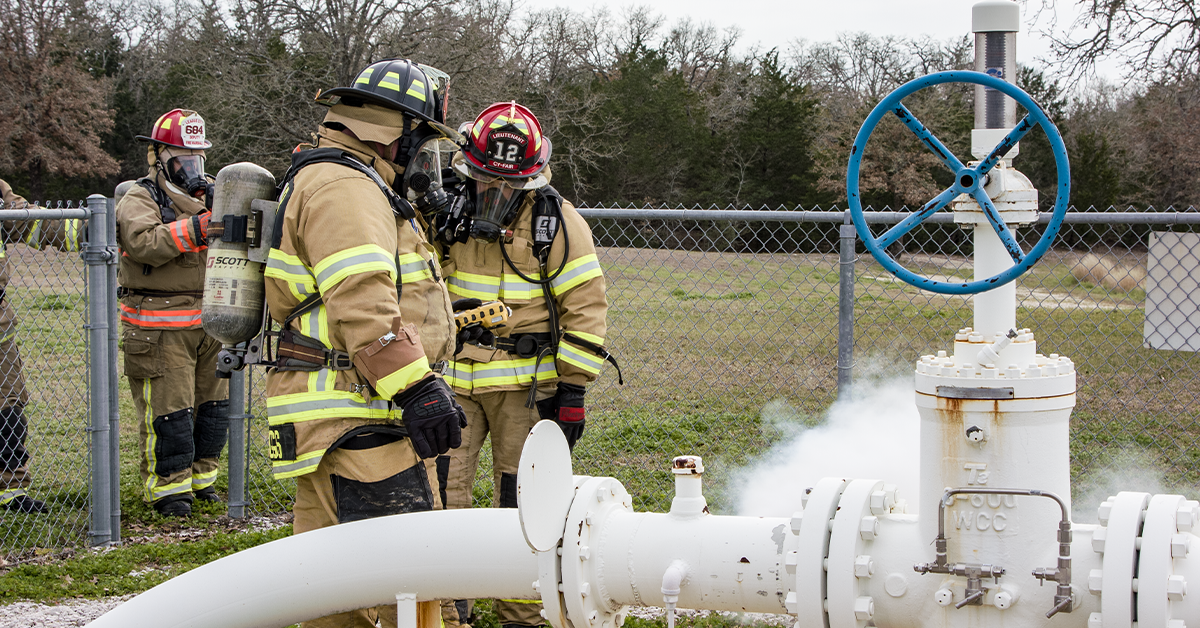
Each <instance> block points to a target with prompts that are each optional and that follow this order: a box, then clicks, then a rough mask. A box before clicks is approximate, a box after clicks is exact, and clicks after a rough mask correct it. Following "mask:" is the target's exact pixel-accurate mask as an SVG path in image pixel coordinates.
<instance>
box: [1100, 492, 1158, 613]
mask: <svg viewBox="0 0 1200 628" xmlns="http://www.w3.org/2000/svg"><path fill="white" fill-rule="evenodd" d="M1149 503H1150V494H1149V493H1133V492H1121V493H1117V496H1116V497H1110V498H1109V499H1108V501H1106V502H1104V503H1103V504H1101V505H1100V513H1099V514H1100V523H1101V524H1104V526H1105V527H1104V528H1101V530H1104V532H1103V534H1102V535H1101V536H1102V538H1103V539H1104V543H1103V546H1102V547H1101V548H1096V547H1095V544H1093V549H1096V550H1098V551H1100V552H1101V553H1103V554H1104V559H1103V560H1102V561H1101V582H1100V613H1099V618H1098V620H1099V622H1100V625H1101V626H1102V627H1103V628H1131V626H1132V625H1133V610H1134V607H1133V600H1134V596H1133V595H1131V593H1130V592H1131V591H1133V578H1134V574H1135V573H1136V569H1137V559H1138V537H1139V536H1141V534H1142V517H1143V516H1144V513H1145V510H1146V506H1147V505H1148V504H1149ZM1094 615H1095V614H1093V616H1094ZM1088 623H1089V626H1090V625H1091V621H1090V620H1089V622H1088ZM1146 625H1149V624H1146Z"/></svg>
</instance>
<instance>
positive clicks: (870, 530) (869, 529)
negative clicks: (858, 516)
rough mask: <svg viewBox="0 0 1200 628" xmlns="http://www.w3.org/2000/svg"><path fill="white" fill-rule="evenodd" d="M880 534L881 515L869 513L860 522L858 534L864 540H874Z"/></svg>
mask: <svg viewBox="0 0 1200 628" xmlns="http://www.w3.org/2000/svg"><path fill="white" fill-rule="evenodd" d="M878 534H879V517H876V516H874V515H867V516H866V517H863V518H862V521H860V522H859V523H858V536H860V537H862V540H864V541H874V540H875V537H876V536H877V535H878Z"/></svg>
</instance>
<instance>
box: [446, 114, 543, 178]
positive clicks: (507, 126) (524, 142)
mask: <svg viewBox="0 0 1200 628" xmlns="http://www.w3.org/2000/svg"><path fill="white" fill-rule="evenodd" d="M463 153H464V158H465V159H466V161H467V163H468V164H470V165H471V166H473V167H475V168H477V169H479V170H482V171H483V172H486V173H487V174H490V175H495V176H500V177H504V178H515V179H525V178H530V177H534V176H535V175H537V174H538V173H539V172H541V171H542V170H543V169H544V168H545V167H546V164H547V163H549V162H550V140H549V139H547V138H546V137H543V136H542V125H541V124H540V123H539V122H538V120H537V118H536V117H534V115H533V113H532V112H530V111H529V110H528V109H526V108H525V107H523V106H521V105H518V104H517V103H515V102H498V103H496V104H494V105H492V106H490V107H488V108H487V109H484V110H483V113H481V114H479V117H478V118H475V123H474V124H472V125H471V130H470V134H469V136H468V137H467V146H466V150H464V151H463Z"/></svg>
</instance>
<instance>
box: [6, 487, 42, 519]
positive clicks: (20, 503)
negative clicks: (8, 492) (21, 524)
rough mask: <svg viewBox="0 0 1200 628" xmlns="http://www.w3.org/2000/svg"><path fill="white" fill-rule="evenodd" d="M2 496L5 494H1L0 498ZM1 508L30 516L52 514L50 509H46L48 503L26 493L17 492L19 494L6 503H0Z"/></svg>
mask: <svg viewBox="0 0 1200 628" xmlns="http://www.w3.org/2000/svg"><path fill="white" fill-rule="evenodd" d="M2 495H3V493H0V496H2ZM0 508H4V509H5V510H11V511H13V512H21V513H30V514H42V513H47V512H50V509H49V508H47V507H46V502H44V501H41V500H40V499H34V498H32V497H30V496H29V495H26V494H25V491H17V494H16V495H15V496H13V497H12V498H11V499H9V500H8V501H5V502H4V503H0Z"/></svg>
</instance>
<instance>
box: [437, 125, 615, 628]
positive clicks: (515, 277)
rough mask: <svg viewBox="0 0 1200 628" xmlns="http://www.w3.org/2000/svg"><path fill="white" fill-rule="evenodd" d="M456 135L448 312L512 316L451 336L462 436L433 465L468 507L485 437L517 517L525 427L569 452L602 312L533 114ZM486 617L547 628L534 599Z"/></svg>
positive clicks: (592, 369) (444, 226)
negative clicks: (547, 428)
mask: <svg viewBox="0 0 1200 628" xmlns="http://www.w3.org/2000/svg"><path fill="white" fill-rule="evenodd" d="M466 134H467V135H468V137H467V142H466V144H465V147H464V149H463V152H462V153H460V154H459V155H457V156H456V157H455V158H454V162H453V167H454V170H455V171H456V173H457V174H458V176H459V177H461V178H462V179H463V180H464V181H465V182H466V191H467V197H468V203H469V205H470V206H472V207H473V211H472V212H471V213H470V215H469V216H467V215H466V214H465V213H464V218H463V220H462V221H461V222H458V223H457V224H455V219H454V218H453V217H450V218H449V220H443V221H442V222H441V224H439V225H438V227H439V228H438V233H439V237H440V239H441V240H442V242H443V244H445V245H446V247H445V258H444V260H443V272H444V273H445V274H446V282H447V284H449V288H450V293H451V295H452V296H453V297H454V299H455V301H454V308H455V310H456V311H461V310H469V309H472V308H474V307H478V306H479V305H480V304H481V303H486V302H488V301H494V300H500V301H502V302H503V303H504V305H506V306H507V307H508V308H510V309H511V315H510V317H509V320H508V323H507V325H506V326H505V327H502V328H498V329H497V330H495V331H492V332H489V331H486V330H482V328H480V327H473V328H469V329H468V330H464V331H463V332H461V333H460V340H461V341H462V345H461V349H460V350H459V352H458V353H457V354H456V356H455V358H454V361H453V362H451V364H450V373H449V374H448V375H447V376H446V379H447V380H449V381H450V384H451V386H453V388H454V391H455V393H457V394H458V398H459V400H460V402H461V403H462V406H463V410H464V411H465V412H466V415H467V424H468V427H467V430H466V436H465V438H464V439H463V440H464V447H463V448H462V449H460V450H456V451H454V452H453V453H452V454H451V455H450V456H443V457H440V458H439V459H438V461H437V468H438V475H439V476H440V477H439V479H440V481H441V484H443V485H444V486H445V497H444V501H445V503H446V507H447V508H469V507H471V501H472V484H473V483H474V480H475V472H476V467H477V465H478V463H479V452H480V449H481V448H482V446H483V443H484V440H485V439H487V438H488V437H489V435H490V437H491V442H492V460H493V462H492V471H493V482H494V491H493V497H492V502H493V505H495V506H499V507H501V508H515V507H516V506H517V475H516V474H517V465H518V462H519V460H520V457H521V448H522V446H523V445H524V443H525V437H526V436H527V435H528V434H529V430H530V428H532V427H533V425H534V424H535V423H536V422H537V421H538V420H539V419H551V420H554V421H556V422H557V423H558V424H559V426H560V427H561V428H562V430H563V433H564V434H565V435H566V437H567V441H568V443H570V445H571V446H572V447H574V445H575V442H576V441H577V440H578V439H579V437H580V436H581V435H582V433H583V428H584V423H585V411H584V390H585V386H586V385H587V384H589V383H591V382H592V381H594V380H595V379H596V378H597V376H599V374H600V367H601V366H603V364H604V362H605V360H606V359H607V358H608V357H609V356H608V353H607V351H605V349H604V348H603V344H604V332H605V314H606V312H607V311H608V303H607V301H606V300H605V288H604V275H603V274H602V273H601V270H600V263H599V261H598V260H597V258H596V250H595V247H594V245H593V243H592V232H591V229H590V228H589V227H588V224H587V222H585V221H584V219H583V218H582V217H581V216H580V215H579V213H578V212H576V211H575V208H574V207H573V206H572V205H571V204H570V203H568V202H566V201H564V200H563V199H562V197H561V196H560V195H559V194H558V192H556V191H555V190H554V188H552V187H550V169H549V167H548V165H547V162H548V160H549V159H550V150H551V148H550V140H549V139H548V138H546V137H544V136H543V135H542V133H541V126H540V124H539V123H538V121H537V119H536V118H535V117H534V115H533V113H531V112H530V111H529V110H528V109H526V108H525V107H523V106H521V105H519V104H516V103H496V104H494V105H492V106H490V107H488V108H487V109H486V110H484V112H483V113H482V114H480V115H479V117H478V118H477V119H476V120H475V122H474V123H473V124H472V125H471V127H470V130H469V133H466ZM465 606H466V605H465V604H462V603H459V604H458V605H457V608H455V609H451V608H449V607H446V608H445V609H444V611H443V616H444V617H445V619H446V620H447V623H448V624H449V623H466V621H467V613H466V612H465V611H466V609H465V608H464V607H465ZM494 608H495V609H496V613H497V615H498V616H499V620H500V622H501V624H503V625H504V626H505V627H509V626H513V625H516V626H535V625H539V624H544V623H545V622H544V620H543V619H542V618H541V617H540V616H539V613H540V610H541V605H540V604H539V603H536V602H533V601H525V600H499V601H497V602H496V605H495V607H494ZM456 611H457V612H456ZM456 615H457V616H456Z"/></svg>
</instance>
